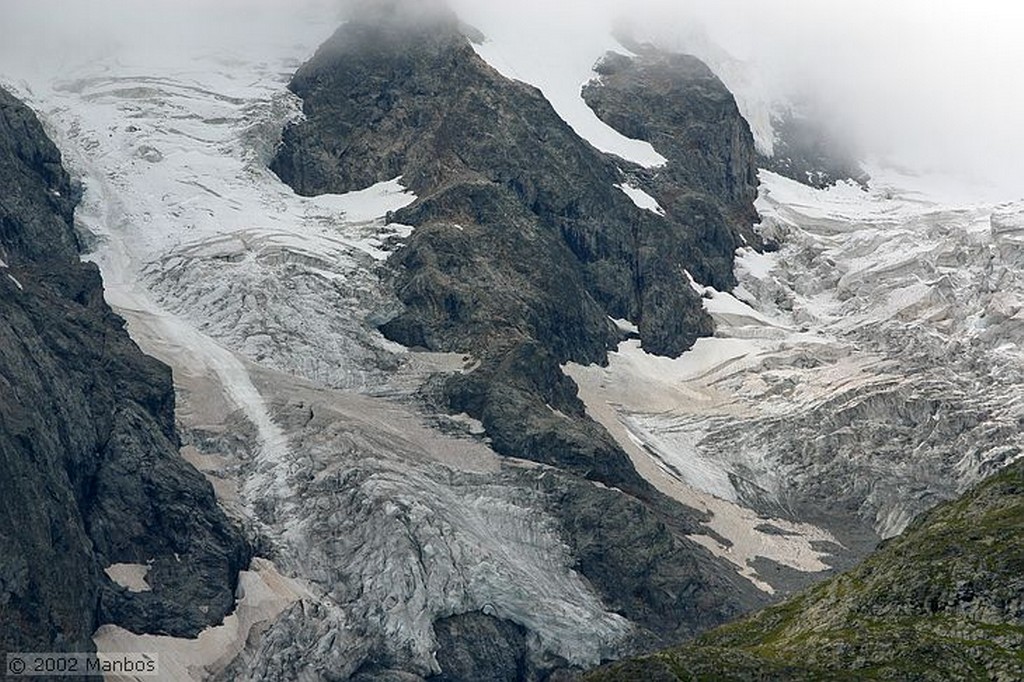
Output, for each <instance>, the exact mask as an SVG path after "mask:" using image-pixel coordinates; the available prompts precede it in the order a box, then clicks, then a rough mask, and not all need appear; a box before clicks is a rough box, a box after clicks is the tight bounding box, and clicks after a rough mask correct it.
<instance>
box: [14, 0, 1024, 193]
mask: <svg viewBox="0 0 1024 682" xmlns="http://www.w3.org/2000/svg"><path fill="white" fill-rule="evenodd" d="M310 1H312V2H314V3H318V4H323V3H324V2H334V3H339V2H340V0H173V1H172V0H0V79H3V78H7V79H11V77H12V74H11V73H10V72H11V71H12V70H16V69H15V68H14V65H15V62H16V61H19V60H23V59H26V58H27V59H35V58H37V55H38V54H39V53H42V52H45V51H53V50H56V49H60V50H63V51H72V52H75V51H78V52H81V53H87V52H89V51H95V50H97V49H105V48H106V47H108V44H109V43H111V42H116V40H117V36H118V35H121V36H122V37H124V36H129V35H130V36H132V37H133V38H134V39H135V40H138V39H139V36H140V34H141V36H142V37H143V38H144V39H151V40H153V42H154V43H156V42H159V41H158V38H160V37H161V36H163V37H164V38H168V39H169V40H170V42H172V43H173V42H174V41H176V40H185V39H186V38H187V39H188V40H189V41H190V42H193V43H194V42H195V41H196V37H197V36H200V37H201V36H203V35H208V36H209V40H211V41H215V40H216V36H217V33H218V31H219V30H227V29H229V28H230V29H232V30H235V31H237V30H244V29H245V27H246V26H248V25H250V24H252V22H251V17H252V16H254V15H267V14H273V13H275V12H279V13H280V12H285V13H287V12H293V11H295V8H296V7H297V5H299V4H306V3H308V2H310ZM454 1H455V2H457V3H458V2H462V3H463V4H464V3H466V2H469V3H471V4H472V5H474V6H475V7H476V8H477V9H478V11H479V10H480V9H481V8H484V9H483V11H485V12H487V13H489V14H492V15H493V16H494V17H498V18H500V20H501V21H509V22H520V23H521V24H522V25H523V26H524V31H525V32H526V33H528V32H529V29H530V27H531V26H542V25H546V26H549V27H550V26H551V25H552V24H555V25H563V26H565V28H566V30H567V31H572V30H573V26H572V24H574V23H579V24H585V25H586V27H587V28H586V30H592V29H593V27H595V26H599V25H601V24H603V23H608V24H610V23H611V22H612V21H613V19H614V17H616V16H627V17H629V18H630V19H631V21H632V22H633V23H634V25H635V26H636V27H637V30H638V31H639V32H641V33H643V32H646V34H647V35H649V36H650V37H653V38H656V39H657V40H659V41H660V42H662V43H664V44H666V45H668V46H669V47H674V48H682V49H686V48H687V47H688V46H695V45H698V44H699V43H700V38H699V37H700V36H705V37H706V38H707V41H705V48H706V45H707V44H709V43H710V44H717V45H720V46H721V47H722V48H723V49H724V50H726V51H727V52H729V53H730V54H731V55H733V56H734V57H736V58H737V59H739V60H742V62H743V63H744V64H743V68H745V69H747V70H748V72H749V74H751V76H752V78H753V80H754V81H756V82H758V83H760V84H762V85H763V86H764V88H765V89H766V90H767V91H768V92H770V93H772V94H773V95H774V94H778V95H780V96H791V95H793V94H794V93H796V94H801V95H803V96H813V97H814V98H815V99H816V100H817V102H818V104H819V105H820V106H821V107H822V110H823V112H824V115H826V116H827V117H828V119H829V121H831V122H832V123H833V124H834V126H835V127H836V128H837V129H838V130H841V131H843V134H844V135H846V136H848V137H849V139H850V140H851V141H855V142H857V143H859V144H860V145H861V148H862V149H864V150H865V151H866V152H868V153H872V154H875V155H883V156H887V157H889V158H890V159H892V160H894V161H896V162H899V163H902V164H905V165H907V166H912V167H915V168H918V169H922V168H924V169H931V170H942V171H948V172H960V173H964V174H966V175H969V176H971V177H973V178H974V179H983V180H985V181H987V182H990V183H996V184H999V185H1000V186H1001V187H1002V188H1003V191H1004V194H1005V195H1006V196H1007V198H1010V197H1011V196H1012V197H1013V198H1021V197H1024V133H1022V132H1021V125H1022V122H1024V75H1022V73H1021V70H1022V68H1024V3H1018V2H1014V1H1013V0H888V1H884V0H855V1H854V0H543V1H542V0H514V1H513V0H509V1H506V0H454ZM582 17H585V19H583V18H582ZM264 19H265V16H264ZM253 25H254V24H253ZM259 26H260V31H262V32H264V33H261V34H260V35H255V36H253V38H254V39H255V40H257V41H262V40H267V36H266V33H265V32H266V31H268V30H273V26H274V22H273V21H266V20H264V21H262V23H260V24H259ZM8 67H10V68H8Z"/></svg>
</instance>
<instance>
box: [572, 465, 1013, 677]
mask: <svg viewBox="0 0 1024 682" xmlns="http://www.w3.org/2000/svg"><path fill="white" fill-rule="evenodd" d="M1022 526H1024V465H1022V464H1015V465H1012V466H1010V467H1008V468H1007V469H1006V470H1004V471H1003V472H1001V473H999V474H996V475H995V476H992V477H990V478H988V479H987V480H985V481H984V482H983V483H981V484H980V485H978V486H976V487H975V488H973V489H972V490H970V491H969V492H968V493H967V494H965V495H963V496H962V497H960V498H958V499H956V500H954V501H952V502H947V503H944V504H941V505H939V506H938V507H937V508H935V509H934V510H932V511H930V512H928V513H926V514H924V515H923V516H922V517H921V518H919V519H918V520H916V521H915V522H914V523H913V524H912V525H911V526H910V527H909V528H908V529H907V531H906V532H905V533H904V534H903V535H901V536H899V537H896V538H894V539H892V540H890V541H888V542H886V543H884V544H883V545H882V546H881V547H880V548H879V550H878V551H877V552H876V553H875V554H873V555H872V556H870V557H869V558H868V559H867V560H866V561H864V563H863V564H861V565H860V566H858V567H857V568H856V569H854V570H852V571H850V572H848V573H845V574H843V575H840V576H838V577H836V578H833V579H831V580H828V581H826V582H824V583H822V584H820V585H818V586H816V587H814V588H812V589H811V590H809V591H807V592H806V593H804V594H802V595H800V596H798V597H796V598H794V599H791V600H790V601H788V602H785V603H783V604H780V605H777V606H772V607H769V608H767V609H765V610H764V611H762V612H760V613H758V614H756V615H754V616H751V617H749V618H746V619H744V620H741V621H739V622H737V623H734V624H730V625H727V626H725V627H722V628H720V629H718V630H715V631H713V632H711V633H709V634H707V635H704V636H702V637H700V638H699V639H697V640H696V641H695V642H694V643H693V644H690V645H687V646H684V647H681V648H679V649H675V650H670V651H667V652H664V653H661V654H657V655H654V656H651V657H647V658H644V659H639V660H636V661H630V662H626V663H621V664H616V665H614V666H611V667H609V668H607V669H601V670H598V671H595V672H593V673H591V674H589V675H587V676H585V679H588V680H594V681H597V680H632V679H637V678H638V677H642V678H644V679H666V680H676V679H678V680H695V679H723V680H748V679H769V680H790V679H808V680H817V679H820V680H826V679H888V680H985V679H989V680H1013V679H1021V677H1022V676H1024V653H1022V652H1024V602H1022V597H1021V595H1022V594H1024V577H1022V576H1024V545H1022V543H1021V542H1020V529H1021V527H1022Z"/></svg>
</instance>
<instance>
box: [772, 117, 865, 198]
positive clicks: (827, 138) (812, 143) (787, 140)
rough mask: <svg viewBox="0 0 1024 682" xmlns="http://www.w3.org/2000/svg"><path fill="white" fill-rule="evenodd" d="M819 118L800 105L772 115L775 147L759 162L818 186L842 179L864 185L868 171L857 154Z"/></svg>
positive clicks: (831, 183) (776, 171) (822, 186)
mask: <svg viewBox="0 0 1024 682" xmlns="http://www.w3.org/2000/svg"><path fill="white" fill-rule="evenodd" d="M819 121H820V119H819V118H818V117H817V116H815V115H813V114H811V115H805V114H803V113H801V111H800V109H799V108H787V109H784V110H783V111H782V112H781V113H779V114H777V115H775V116H774V117H773V120H772V127H773V128H774V130H775V145H774V150H773V152H772V155H771V156H770V157H762V158H761V159H760V160H759V165H760V166H761V167H762V168H767V169H768V170H770V171H773V172H775V173H778V174H779V175H782V176H784V177H787V178H789V179H791V180H796V181H797V182H801V183H803V184H805V185H810V186H811V187H817V188H819V189H824V188H826V187H830V186H832V185H834V184H836V183H837V182H840V181H843V180H849V181H852V182H856V183H857V184H859V185H862V186H863V185H865V184H866V183H867V181H868V179H869V178H868V174H867V172H866V171H865V170H864V169H863V168H862V167H861V165H860V163H859V162H858V161H857V157H856V154H854V152H853V151H852V150H851V149H850V148H849V147H848V145H846V144H844V143H843V142H842V141H841V140H839V139H838V136H837V135H836V134H835V133H832V132H829V131H828V130H826V129H825V128H824V127H823V126H822V125H821V124H820V122H819Z"/></svg>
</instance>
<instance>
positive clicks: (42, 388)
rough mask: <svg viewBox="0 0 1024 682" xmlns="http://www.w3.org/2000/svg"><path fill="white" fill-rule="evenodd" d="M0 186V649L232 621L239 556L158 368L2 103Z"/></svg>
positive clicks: (55, 173)
mask: <svg viewBox="0 0 1024 682" xmlns="http://www.w3.org/2000/svg"><path fill="white" fill-rule="evenodd" d="M0 185H2V186H3V188H4V191H3V196H2V197H0V349H2V351H0V385H2V386H3V390H2V391H0V467H2V469H3V471H4V475H3V477H2V480H0V538H2V544H3V548H4V549H3V552H0V650H3V651H51V650H63V651H92V650H93V644H92V639H91V638H92V633H93V631H94V630H95V629H96V627H97V626H98V625H100V624H102V623H117V624H120V625H123V626H125V627H127V628H130V629H133V630H137V631H149V632H155V631H158V632H168V633H175V634H178V635H181V636H188V635H194V634H195V633H197V632H198V631H199V630H201V629H202V628H204V627H206V626H207V625H209V624H212V623H217V622H219V621H220V620H221V619H222V618H223V617H224V616H225V614H227V613H228V612H229V611H230V610H231V609H232V608H233V606H234V587H235V583H236V580H237V575H238V571H239V570H240V569H241V568H242V567H244V565H245V564H246V563H247V561H248V555H249V550H248V547H247V545H246V543H245V542H244V541H243V539H242V537H241V534H240V533H239V531H238V530H237V529H235V528H234V527H233V526H232V524H231V523H230V522H229V521H228V520H227V518H226V517H225V515H224V513H223V512H222V511H221V510H220V509H219V508H218V507H217V504H216V502H215V500H214V496H213V491H212V489H211V487H210V484H209V483H208V482H207V481H206V480H205V479H204V478H203V477H202V475H200V474H199V472H197V471H196V470H195V469H193V468H192V467H191V466H190V465H188V464H186V463H185V461H184V460H182V459H181V457H180V456H179V455H178V451H177V448H178V445H179V442H178V435H177V432H176V431H175V427H174V404H175V402H174V391H173V387H172V385H171V375H170V371H169V369H168V368H167V367H166V366H164V365H162V364H161V363H159V362H157V361H155V360H153V359H152V358H149V357H147V356H145V355H143V354H142V353H141V352H140V351H139V349H138V348H137V347H136V346H135V344H134V343H132V341H131V340H130V339H129V337H128V334H127V333H126V332H125V330H124V321H123V320H122V319H121V318H119V317H118V316H117V315H115V314H114V313H113V312H112V311H111V310H110V308H109V307H108V306H107V305H106V303H105V302H104V300H103V287H102V282H101V281H100V277H99V273H98V271H97V269H96V267H95V266H94V265H91V264H85V263H81V262H80V261H79V259H78V251H77V249H78V240H77V237H76V234H75V231H74V228H73V227H72V214H73V211H74V208H75V205H76V203H77V202H78V189H77V188H75V187H73V186H72V184H71V182H70V180H69V178H68V175H67V173H66V172H65V171H64V169H63V167H62V165H61V156H60V153H59V152H58V151H57V149H56V148H55V147H54V145H53V144H52V143H51V142H50V140H49V139H48V138H47V137H46V135H45V134H44V132H43V129H42V126H41V125H40V124H39V122H38V120H37V119H36V117H35V115H34V114H33V113H32V112H31V111H29V110H28V109H27V108H26V107H25V106H24V105H23V104H21V103H20V102H18V101H17V100H15V99H14V98H13V97H12V96H11V95H10V94H8V93H7V92H6V91H3V90H0ZM121 564H130V565H133V566H136V568H140V567H141V568H142V573H143V575H144V576H145V582H146V583H148V587H144V588H141V591H140V588H139V587H138V585H137V584H136V585H133V586H132V588H131V589H130V590H129V589H126V588H125V587H124V586H122V585H121V584H118V582H116V581H115V580H113V579H111V578H110V577H108V574H107V573H105V572H104V571H105V569H110V567H111V566H114V568H113V569H111V573H110V575H111V576H113V577H114V578H118V575H119V571H118V570H116V569H117V566H118V565H121ZM129 568H130V567H129ZM118 580H120V581H121V582H125V579H124V578H123V577H121V578H118Z"/></svg>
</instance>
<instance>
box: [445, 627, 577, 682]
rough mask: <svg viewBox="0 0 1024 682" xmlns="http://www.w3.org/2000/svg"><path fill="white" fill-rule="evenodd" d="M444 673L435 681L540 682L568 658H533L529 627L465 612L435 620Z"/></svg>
mask: <svg viewBox="0 0 1024 682" xmlns="http://www.w3.org/2000/svg"><path fill="white" fill-rule="evenodd" d="M434 632H435V633H436V635H437V663H438V665H439V666H440V667H441V674H440V675H435V676H433V677H431V678H429V679H430V680H431V681H432V682H461V680H479V682H539V681H540V680H546V679H549V677H550V673H551V672H552V670H555V669H564V668H565V666H566V663H565V661H561V660H557V659H551V660H547V661H538V660H533V658H532V656H531V652H530V647H529V646H528V637H529V632H528V631H527V630H526V628H524V627H522V626H521V625H518V624H516V623H513V622H511V621H508V620H502V619H500V618H495V617H493V616H488V615H487V614H484V613H480V612H476V613H463V614H460V615H457V616H449V617H448V618H442V619H440V620H438V621H437V622H435V623H434Z"/></svg>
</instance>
